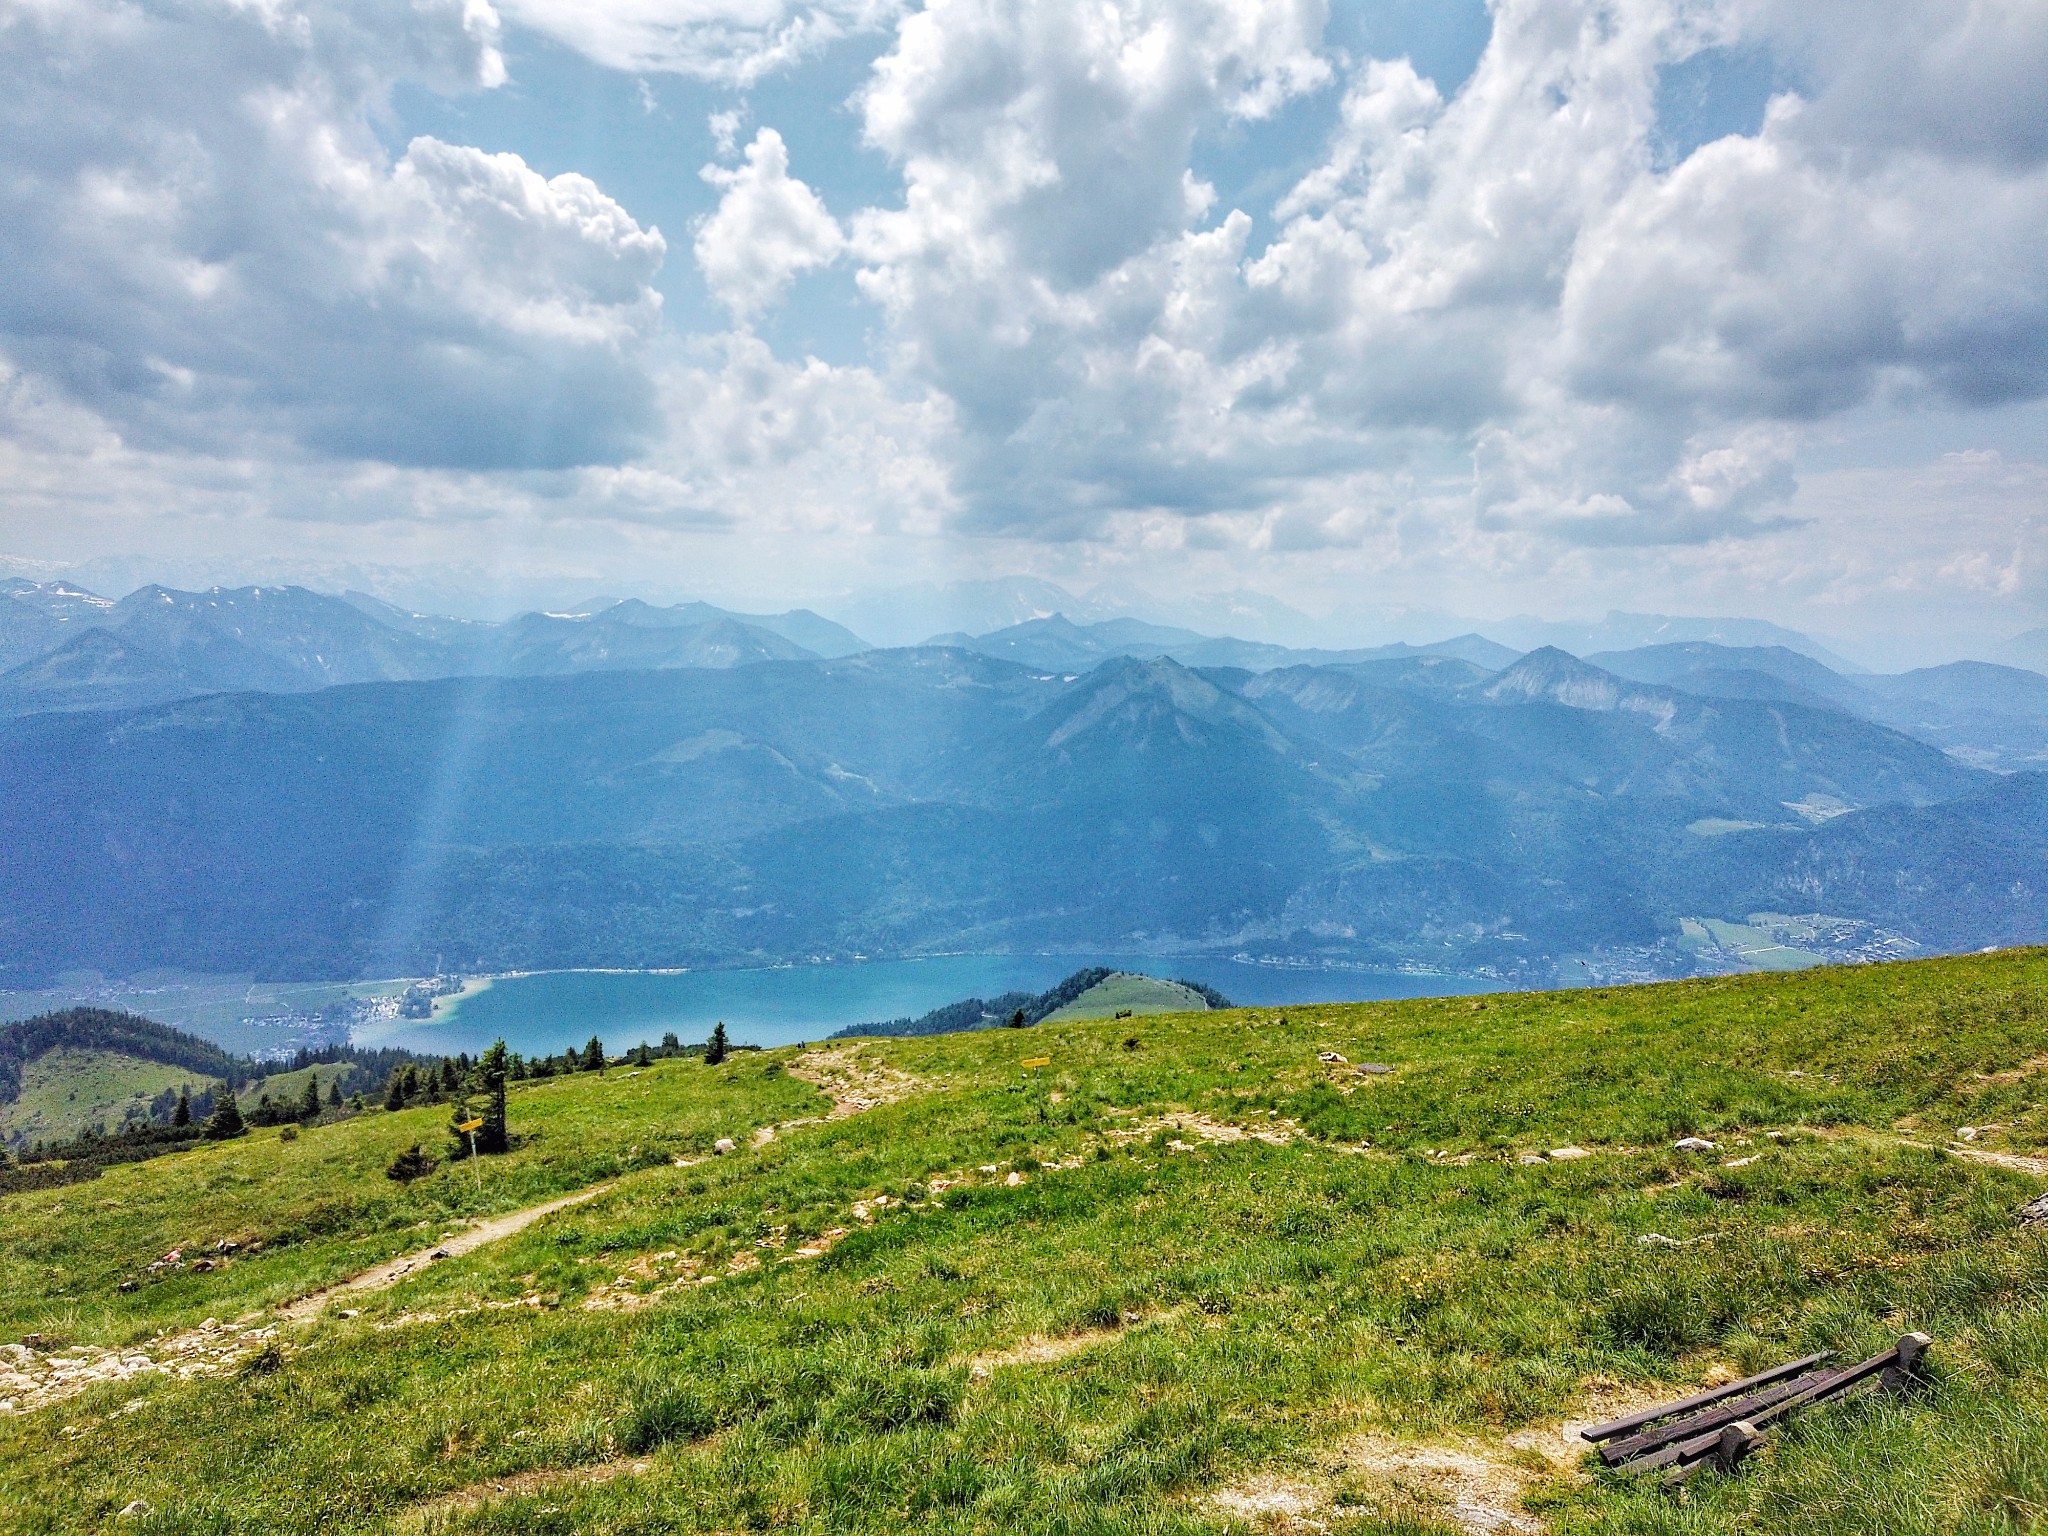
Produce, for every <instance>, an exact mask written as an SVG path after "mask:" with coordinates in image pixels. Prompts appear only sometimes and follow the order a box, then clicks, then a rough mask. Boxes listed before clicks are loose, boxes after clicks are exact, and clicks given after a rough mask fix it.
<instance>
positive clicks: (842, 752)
mask: <svg viewBox="0 0 2048 1536" xmlns="http://www.w3.org/2000/svg"><path fill="white" fill-rule="evenodd" d="M618 627H620V628H622V629H632V628H633V627H634V626H632V625H625V624H622V625H620V626H618ZM657 632H660V633H669V634H674V635H681V634H689V633H691V631H690V630H689V629H688V628H687V627H681V626H679V627H676V628H674V629H671V630H664V631H657ZM115 638H119V637H118V636H116V637H115ZM1064 677H1065V674H1047V673H1045V672H1043V671H1039V670H1037V669H1034V668H1028V667H1023V666H1019V665H1016V664H1013V663H1009V662H1005V661H1001V660H998V659H994V658H989V657H983V656H978V655H975V654H972V653H967V652H962V651H958V650H925V649H920V650H898V651H873V652H866V653H863V654H861V655H858V656H854V657H850V658H844V659H840V660H832V661H780V662H766V663H760V664H756V665H750V666H742V667H734V668H727V669H722V670H713V669H704V668H675V669H670V670H663V671H623V672H585V673H579V674H572V675H564V676H550V677H537V678H512V679H507V678H469V679H456V680H443V681H432V682H399V683H377V684H365V685H357V686H349V687H338V688H330V689H326V690H322V691H319V692H308V693H297V694H266V693H241V694H230V695H221V696H216V697H210V698H204V699H196V700H189V701H184V702H179V703H173V704H169V705H163V706H157V707H152V708H146V709H140V710H134V711H127V712H117V713H105V714H93V715H83V714H72V715H65V714H43V715H37V716H33V717H30V718H25V719H17V720H14V721H11V722H7V723H5V724H0V955H4V956H5V957H6V958H7V961H8V963H9V964H10V965H11V966H12V967H13V968H14V973H15V974H16V975H17V976H18V977H19V978H21V979H30V978H33V977H36V976H41V975H46V974H48V973H50V972H52V971H56V970H60V969H65V968H72V967H91V968H95V969H101V970H106V971H110V972H115V973H128V972H132V971H134V970H137V969H140V968H144V967H147V966H152V965H178V966H182V967H185V968H189V969H202V970H214V971H237V970H254V971H257V972H259V973H263V974H267V975H295V976H317V975H350V974H392V973H394V972H406V971H410V970H414V969H417V968H418V967H419V966H420V965H421V964H422V963H427V964H431V963H432V959H433V956H434V955H435V954H437V953H445V954H446V955H447V956H448V957H449V959H450V963H453V964H459V965H461V966H463V967H465V968H512V967H527V966H548V965H571V964H622V965H634V964H638V965H652V964H712V963H735V962H745V961H766V960H778V959H788V958H793V957H798V956H810V955H821V954H848V953H863V954H869V955H876V954H890V953H915V952H922V951H931V950H939V949H951V950H958V949H963V948H974V947H1015V948H1025V947H1029V948H1034V949H1058V948H1077V949H1078V948H1082V947H1099V948H1104V949H1117V950H1126V951H1139V952H1147V951H1149V952H1161V951H1170V950H1175V949H1193V948H1203V949H1215V948H1225V949H1230V948H1236V947H1242V946H1246V945H1251V946H1256V947H1258V948H1259V949H1261V950H1262V951H1271V950H1278V951H1280V952H1283V953H1289V954H1303V955H1311V956H1320V957H1338V958H1343V959H1346V960H1348V961H1351V962H1360V961H1364V962H1371V963H1409V964H1413V963H1418V962H1422V963H1432V964H1457V965H1478V964H1485V965H1491V966H1494V967H1495V968H1496V969H1498V970H1501V971H1502V972H1503V974H1511V975H1517V976H1522V977H1525V978H1527V979H1530V980H1532V981H1540V980H1542V979H1544V978H1545V977H1546V976H1548V975H1549V974H1550V972H1549V970H1548V967H1549V966H1551V964H1552V963H1553V962H1554V961H1555V959H1556V958H1557V957H1559V956H1562V955H1565V954H1569V953H1577V952H1582V951H1586V950H1594V949H1600V948H1602V947H1612V946H1616V945H1643V946H1654V945H1656V944H1658V943H1661V942H1663V936H1665V935H1673V936H1675V934H1676V932H1677V929H1676V921H1677V918H1678V917H1679V916H1681V915H1686V914H1697V913H1699V912H1701V911H1702V910H1706V911H1708V912H1709V915H1717V914H1718V915H1727V914H1730V913H1732V914H1733V915H1737V916H1739V915H1740V913H1741V911H1742V910H1744V909H1740V908H1732V907H1726V906H1723V907H1721V908H1719V909H1710V908H1706V907H1704V906H1703V902H1704V900H1705V898H1703V897H1702V896H1700V894H1699V893H1700V892H1703V891H1713V892H1717V893H1720V894H1719V896H1718V897H1717V899H1723V900H1725V901H1736V900H1739V899H1747V898H1746V897H1743V896H1742V895H1741V893H1743V892H1746V891H1759V890H1763V891H1770V892H1777V893H1778V895H1777V896H1775V897H1774V898H1773V899H1774V900H1777V899H1780V898H1782V900H1783V901H1785V902H1791V901H1792V896H1791V894H1789V892H1788V891H1787V889H1786V888H1783V887H1781V886H1780V885H1774V884H1772V883H1771V882H1772V881H1774V880H1776V879H1777V878H1778V876H1777V874H1775V873H1774V872H1775V871H1778V870H1782V869H1789V868H1794V867H1799V868H1811V869H1815V870H1820V871H1825V872H1826V880H1827V882H1828V883H1827V884H1826V886H1825V889H1826V890H1828V891H1830V892H1839V893H1841V894H1840V901H1841V903H1842V905H1841V906H1838V907H1831V908H1830V909H1829V910H1833V911H1836V912H1837V914H1838V915H1842V916H1847V917H1859V916H1862V915H1864V914H1865V913H1881V914H1883V915H1884V918H1885V920H1886V921H1888V922H1890V923H1892V924H1893V925H1894V926H1896V927H1899V928H1900V929H1902V930H1904V931H1906V932H1908V933H1912V934H1918V935H1921V936H1922V937H1923V940H1924V941H1926V942H1939V943H1942V944H1959V943H1964V942H1967V939H1968V936H1969V934H1970V933H1971V932H1972V931H1973V930H1972V929H1971V928H1970V923H1971V921H1972V919H1971V913H1972V911H1973V910H1975V908H1974V907H1973V903H1976V904H1982V903H1984V902H1988V901H1990V900H1991V896H1990V895H1988V894H1986V893H1989V892H1991V891H1992V887H1991V886H1990V885H1988V884H1986V883H1985V882H1986V881H1987V880H1988V879H1989V878H1990V876H1989V875H1987V874H1986V873H1985V870H1986V869H1989V868H1990V867H1991V866H1990V865H1985V866H1983V867H1981V868H1978V867H1966V866H1962V865H1958V866H1957V867H1955V868H1944V867H1943V866H1942V864H1941V863H1940V861H1938V860H1934V859H1931V858H1929V857H1928V856H1926V854H1925V850H1924V848H1923V847H1922V846H1921V842H1920V841H1916V839H1921V838H1922V834H1923V832H1924V834H1925V836H1926V837H1928V838H1934V837H1936V836H1937V834H1938V836H1939V838H1942V839H1946V840H1947V845H1948V846H1952V847H1953V848H1955V849H1967V848H1969V847H1973V846H1976V845H1975V844H1973V843H1972V842H1971V841H1970V840H1971V839H1972V838H1977V839H1980V840H1982V839H1989V840H1990V841H1988V842H1985V844H1984V846H1986V847H1987V848H1988V847H1992V846H1993V845H1996V846H1998V847H2006V848H2008V849H2009V850H2017V851H2009V852H2008V853H2005V854H2000V855H1999V856H1998V857H1999V858H2001V859H2005V860H2006V861H2007V862H2008V863H2010V862H2011V861H2012V860H2013V859H2022V858H2024V857H2029V856H2031V857H2035V858H2036V859H2037V860H2038V859H2039V858H2040V857H2041V856H2042V854H2043V853H2048V843H2044V844H2040V845H2039V846H2037V842H2036V841H2030V839H2033V838H2034V836H2035V834H2034V832H2033V831H2031V830H2029V829H2030V828H2032V827H2033V826H2034V823H2033V822H2031V821H2026V820H2025V819H2024V818H2023V819H2022V820H2021V821H2019V822H2018V823H2016V824H2015V826H2014V828H2012V829H2008V830H2006V831H1998V830H1996V829H1987V828H1985V827H1981V826H1979V825H1978V822H1979V821H1980V820H1981V819H1982V818H1985V817H1992V816H1999V815H2006V814H2008V813H2009V812H2010V811H2011V809H2012V804H2013V802H2008V801H2003V800H1999V799H1997V797H1996V796H1995V795H1994V796H1991V797H1989V798H1987V797H1986V794H1985V792H1984V790H1983V788H1982V787H1983V786H1984V785H1985V784H1986V783H1987V776H1985V775H1983V774H1980V773H1977V772H1975V771H1973V770H1971V769H1969V768H1967V767H1964V766H1963V765H1961V764H1959V763H1957V762H1955V761H1954V760H1952V759H1951V758H1949V757H1947V756H1945V755H1944V754H1943V753H1941V752H1940V751H1938V750H1936V749H1934V748H1932V747H1929V746H1927V745H1925V744H1923V743H1921V742H1917V741H1914V740H1911V739H1909V738H1907V737H1905V736H1902V735H1900V734H1898V733H1896V732H1893V731H1889V730H1886V729H1884V728H1883V727H1881V726H1878V725H1875V724H1872V723H1870V722H1867V721H1863V720H1859V719H1856V718H1853V717H1851V716H1849V715H1846V714H1843V713H1841V712H1839V711H1835V710H1817V709H1808V708H1804V707H1801V706H1797V705H1787V704H1780V703H1769V702H1760V701H1755V700H1715V699H1701V698H1698V697H1695V696H1692V695H1689V694H1685V693H1682V692H1680V691H1677V690H1673V689H1668V688H1660V687H1656V686H1652V685H1646V684H1638V683H1632V682H1629V681H1628V680H1626V679H1622V678H1618V677H1615V676H1614V675H1613V674H1610V673H1606V672H1603V671H1601V670H1600V669H1597V668H1592V667H1589V666H1587V665H1586V664H1584V663H1581V662H1577V661H1575V660H1573V659H1572V658H1570V657H1566V656H1562V655H1561V654H1558V653H1543V652H1539V653H1537V654H1535V655H1533V656H1531V657H1527V658H1524V659H1523V660H1522V661H1520V662H1517V663H1516V665H1515V666H1514V667H1512V668H1509V669H1507V670H1506V671H1505V672H1502V673H1500V674H1491V673H1486V672H1484V671H1483V670H1481V669H1478V668H1474V667H1472V666H1471V665H1470V664H1469V663H1465V662H1461V661H1457V660H1455V659H1454V658H1428V657H1413V656H1411V657H1408V658H1403V659H1395V660H1392V661H1382V662H1377V663H1362V664H1357V665H1353V666H1346V667H1341V668H1336V667H1293V668H1282V669H1276V670H1273V671H1268V672H1263V673H1250V672H1247V671H1244V670H1242V669H1214V670H1209V671H1193V670H1190V669H1188V668H1185V667H1182V666H1180V665H1179V664H1177V663H1175V662H1173V661H1172V660H1170V659H1164V658H1154V659H1136V658H1125V657H1118V658H1112V659H1111V660H1109V661H1107V662H1105V663H1104V664H1102V665H1101V666H1099V667H1097V668H1095V669H1093V670H1091V671H1089V672H1087V673H1085V674H1083V675H1081V676H1080V677H1078V678H1077V679H1076V680H1074V681H1072V682H1068V681H1065V680H1064ZM2032 792H2033V791H2028V793H2032ZM2022 799H2024V796H2022ZM2028 803H2031V802H2028ZM1915 806H1919V807H1932V809H1933V810H1935V811H1939V812H1940V814H1939V815H1937V816H1933V817H1931V818H1922V819H1919V820H1915V819H1914V818H1913V817H1912V816H1909V815H1906V814H1905V808H1908V807H1915ZM1855 807H1865V809H1862V810H1857V809H1854V808H1855ZM1809 822H1812V823H1822V825H1818V826H1814V825H1809ZM1745 827H1749V828H1762V829H1764V830H1761V831H1743V830H1741V829H1743V828H1745ZM1772 828H1779V829H1786V830H1779V831H1772V830H1770V829H1772ZM1854 828H1861V829H1863V830H1862V831H1860V832H1856V833H1855V835H1854V836H1851V835H1850V832H1849V831H1845V830H1843V829H1854ZM1887 828H1889V829H1890V830H1888V831H1887V830H1885V829H1887ZM1915 829H1921V830H1918V831H1916V830H1915ZM1999 838H2005V839H2006V842H2005V843H1999V842H1998V839H1999ZM1816 839H1819V841H1816ZM1858 839H1861V841H1858ZM2015 839H2016V841H2015ZM2028 849H2033V850H2034V851H2033V853H2032V854H2028V853H2027V851H2026V850H2028ZM1987 857H1989V855H1987ZM1798 860H1805V861H1806V862H1805V863H1804V864H1800V863H1798V862H1797V861H1798ZM1859 861H1861V862H1859ZM1852 866H1853V868H1852ZM1997 867H1998V869H2000V870H2003V869H2004V868H2005V865H2004V864H2000V865H1998V866H1997ZM1852 875H1853V878H1852ZM2000 878H2003V876H2002V875H2001V876H2000ZM1887 882H1891V883H1887ZM1899 882H1905V883H1903V884H1901V883H1899ZM1796 888H1797V887H1796V886H1795V887H1793V888H1791V889H1794V890H1796ZM2029 888H2031V887H2029ZM1999 889H2001V890H2002V889H2004V887H2003V886H2001V887H1999ZM1816 899H1817V898H1816ZM1834 899H1835V898H1834V896H1832V895H1831V896H1830V897H1829V900H1830V901H1833V900H1834ZM1794 907H1795V910H1811V909H1812V907H1813V903H1812V902H1808V903H1807V904H1806V905H1805V906H1799V905H1797V904H1796V903H1795V904H1794ZM2042 911H2043V912H2044V913H2048V908H2043V909H2042ZM1985 912H1986V916H1985V927H1984V931H1985V932H1987V933H1995V934H2000V935H2003V934H2006V933H2009V932H2012V931H2015V930H2014V927H2013V925H2014V924H2015V923H2020V922H2022V921H2023V919H2022V918H2021V917H2015V916H2014V909H2013V907H2012V905H2011V903H2010V902H2009V901H2007V900H2006V898H2005V897H2003V896H1999V897H1998V898H1997V901H1996V903H1994V904H1993V906H1991V907H1986V908H1985ZM1916 914H1919V915H1916ZM1872 920H1876V919H1875V918H1873V919H1872ZM2035 921H2037V922H2041V921H2048V917H2043V918H2038V919H2035ZM1986 942H1989V940H1988V939H1987V940H1986Z"/></svg>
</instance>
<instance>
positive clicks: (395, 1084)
mask: <svg viewBox="0 0 2048 1536" xmlns="http://www.w3.org/2000/svg"><path fill="white" fill-rule="evenodd" d="M384 1107H385V1108H386V1109H403V1108H405V1073H404V1072H403V1071H401V1070H400V1069H399V1068H397V1067H393V1068H392V1069H391V1081H390V1082H388V1083H386V1084H385V1085H384Z"/></svg>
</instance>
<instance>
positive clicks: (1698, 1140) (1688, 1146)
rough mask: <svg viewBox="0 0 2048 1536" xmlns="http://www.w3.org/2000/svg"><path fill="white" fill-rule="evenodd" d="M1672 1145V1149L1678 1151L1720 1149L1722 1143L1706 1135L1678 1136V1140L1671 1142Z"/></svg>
mask: <svg viewBox="0 0 2048 1536" xmlns="http://www.w3.org/2000/svg"><path fill="white" fill-rule="evenodd" d="M1671 1146H1672V1150H1673V1151H1677V1152H1718V1151H1720V1144H1719V1143H1718V1142H1712V1141H1709V1140H1707V1138H1706V1137H1704V1136H1681V1137H1679V1138H1678V1140H1676V1141H1674V1142H1673V1143H1672V1144H1671Z"/></svg>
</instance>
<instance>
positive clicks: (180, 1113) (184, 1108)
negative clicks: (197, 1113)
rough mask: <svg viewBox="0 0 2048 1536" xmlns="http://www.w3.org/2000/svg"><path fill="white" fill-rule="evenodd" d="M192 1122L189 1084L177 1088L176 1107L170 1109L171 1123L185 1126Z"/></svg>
mask: <svg viewBox="0 0 2048 1536" xmlns="http://www.w3.org/2000/svg"><path fill="white" fill-rule="evenodd" d="M191 1123H192V1088H191V1085H190V1084H187V1085H186V1086H184V1087H182V1088H180V1089H179V1090H178V1107H177V1108H176V1109H174V1110H172V1111H171V1124H172V1125H176V1126H186V1125H190V1124H191Z"/></svg>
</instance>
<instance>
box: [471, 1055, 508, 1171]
mask: <svg viewBox="0 0 2048 1536" xmlns="http://www.w3.org/2000/svg"><path fill="white" fill-rule="evenodd" d="M476 1076H477V1086H478V1087H479V1088H480V1089H482V1090H483V1095H484V1112H483V1119H484V1123H483V1125H482V1126H481V1127H480V1128H479V1129H478V1130H477V1133H476V1149H477V1151H479V1152H485V1153H496V1152H506V1151H510V1150H511V1146H512V1138H511V1136H510V1135H509V1134H508V1133H507V1131H506V1129H505V1042H504V1041H502V1040H498V1041H495V1042H493V1043H492V1045H491V1048H490V1049H489V1050H487V1051H485V1052H484V1053H483V1055H482V1056H481V1057H479V1058H478V1059H477V1064H476Z"/></svg>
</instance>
